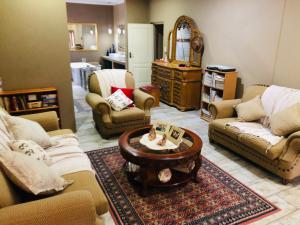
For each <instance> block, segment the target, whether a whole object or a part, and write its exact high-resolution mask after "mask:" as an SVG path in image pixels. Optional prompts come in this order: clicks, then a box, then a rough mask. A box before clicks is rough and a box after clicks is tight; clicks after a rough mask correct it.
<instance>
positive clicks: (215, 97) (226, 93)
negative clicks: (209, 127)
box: [200, 69, 238, 121]
mask: <svg viewBox="0 0 300 225" xmlns="http://www.w3.org/2000/svg"><path fill="white" fill-rule="evenodd" d="M237 74H238V73H237V72H236V71H234V72H222V71H218V70H210V69H206V70H205V73H204V75H203V81H202V95H201V113H200V114H201V118H202V119H204V120H207V121H210V120H211V115H210V113H209V110H208V106H209V104H210V103H211V102H216V101H222V100H228V99H234V98H235V92H236V83H237Z"/></svg>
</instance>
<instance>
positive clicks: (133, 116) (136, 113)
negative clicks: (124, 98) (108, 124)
mask: <svg viewBox="0 0 300 225" xmlns="http://www.w3.org/2000/svg"><path fill="white" fill-rule="evenodd" d="M144 118H145V112H144V111H143V110H141V109H139V108H137V107H131V108H128V109H124V110H122V111H120V112H117V111H112V112H111V119H112V121H113V122H114V123H123V122H128V121H134V120H142V119H144Z"/></svg>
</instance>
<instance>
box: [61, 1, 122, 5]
mask: <svg viewBox="0 0 300 225" xmlns="http://www.w3.org/2000/svg"><path fill="white" fill-rule="evenodd" d="M66 2H70V3H81V4H92V5H118V4H121V3H123V2H124V0H66Z"/></svg>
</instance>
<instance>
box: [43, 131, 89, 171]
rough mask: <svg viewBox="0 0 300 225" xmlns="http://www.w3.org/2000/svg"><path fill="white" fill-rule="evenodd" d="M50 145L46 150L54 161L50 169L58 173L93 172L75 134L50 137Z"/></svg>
mask: <svg viewBox="0 0 300 225" xmlns="http://www.w3.org/2000/svg"><path fill="white" fill-rule="evenodd" d="M51 141H52V143H55V144H54V145H53V146H52V147H50V148H47V149H46V151H47V152H48V154H49V155H50V156H51V157H52V159H53V161H54V163H53V164H52V165H51V166H50V167H51V169H52V170H53V171H54V172H56V173H57V174H59V175H65V174H68V173H75V172H79V171H84V170H89V171H92V172H94V170H93V169H92V166H91V163H90V160H89V158H88V157H87V155H86V154H85V153H84V152H83V151H82V149H81V148H79V143H78V140H77V137H76V136H75V134H65V135H60V136H56V137H52V138H51Z"/></svg>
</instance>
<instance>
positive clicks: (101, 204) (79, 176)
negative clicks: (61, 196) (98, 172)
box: [63, 171, 108, 215]
mask: <svg viewBox="0 0 300 225" xmlns="http://www.w3.org/2000/svg"><path fill="white" fill-rule="evenodd" d="M63 177H64V178H65V179H66V180H74V183H73V184H72V185H71V186H69V187H68V188H67V189H65V190H63V193H68V192H72V191H78V190H86V191H89V192H90V193H91V194H92V196H93V199H94V201H95V205H96V210H97V213H98V215H101V214H103V213H106V212H107V211H108V204H107V199H106V197H105V195H104V193H103V192H102V190H101V188H100V186H99V184H98V182H97V180H96V178H95V175H94V174H93V173H92V172H90V171H81V172H77V173H71V174H66V175H64V176H63Z"/></svg>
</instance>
